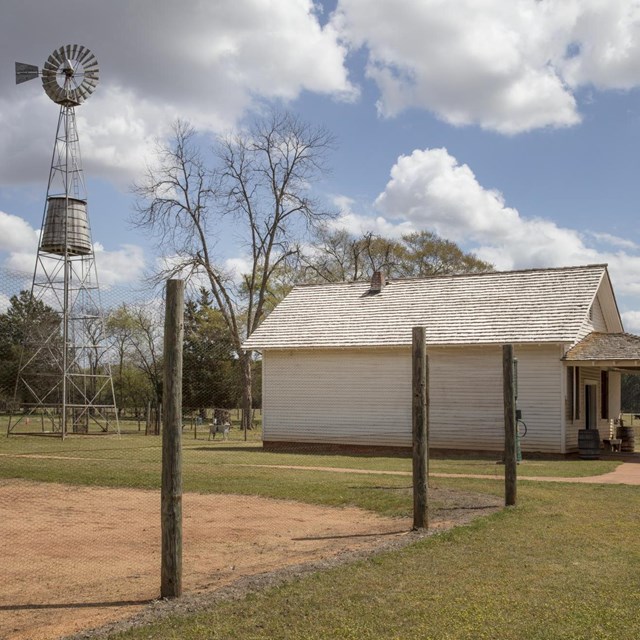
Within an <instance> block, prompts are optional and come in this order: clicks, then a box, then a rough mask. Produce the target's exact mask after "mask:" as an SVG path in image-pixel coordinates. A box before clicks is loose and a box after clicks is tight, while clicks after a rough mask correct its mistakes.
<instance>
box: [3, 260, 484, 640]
mask: <svg viewBox="0 0 640 640" xmlns="http://www.w3.org/2000/svg"><path fill="white" fill-rule="evenodd" d="M29 287H30V277H29V276H25V275H24V274H18V273H15V272H10V271H7V270H0V432H1V433H2V434H6V435H7V437H3V438H1V439H0V442H1V444H0V461H1V464H0V536H1V538H2V540H3V542H4V545H3V551H2V554H1V556H2V557H1V560H0V562H1V563H2V566H3V580H2V581H0V637H2V638H11V639H12V640H24V639H27V638H29V639H36V638H59V637H64V636H68V635H72V634H74V633H77V632H80V631H81V630H83V629H88V628H93V627H98V626H100V625H102V624H106V623H109V622H112V621H114V620H118V619H121V618H126V617H128V616H131V615H133V614H135V613H136V612H138V611H140V609H141V608H142V607H145V606H146V605H148V604H149V603H152V602H153V601H155V600H157V598H158V595H159V590H160V557H161V548H160V547H161V545H160V539H161V536H160V522H161V518H160V513H161V508H160V477H161V463H162V438H161V437H159V436H160V435H161V425H162V410H161V407H162V358H163V353H162V349H163V338H164V336H163V326H164V324H163V321H164V316H163V313H164V306H163V300H162V295H161V294H160V293H157V292H153V291H149V290H147V291H145V290H144V289H142V288H140V289H123V288H105V289H104V290H103V291H102V307H103V317H102V321H101V323H98V324H99V326H95V325H94V327H93V329H94V333H93V338H92V339H93V340H94V341H99V342H100V343H101V344H104V345H105V349H104V352H103V354H102V355H101V357H100V359H99V360H97V361H94V362H89V363H88V364H86V366H87V367H88V366H93V367H94V371H96V372H99V373H100V374H101V375H102V374H104V375H109V376H110V379H111V380H112V386H111V385H110V386H109V387H108V388H107V389H106V391H104V394H108V393H112V394H113V397H114V398H115V401H114V407H115V411H114V415H113V416H112V417H110V418H109V421H108V423H107V426H106V428H104V425H102V426H96V425H94V424H93V422H92V421H91V420H86V421H85V422H83V421H82V420H80V419H79V418H78V417H77V415H76V414H77V413H78V411H79V409H78V407H67V408H66V411H67V412H68V416H66V418H67V419H66V432H65V431H64V429H63V427H62V426H61V425H62V424H63V422H62V418H61V413H62V412H64V409H61V408H60V406H59V405H56V403H55V402H49V403H43V404H48V405H51V406H35V407H34V403H33V402H32V403H27V402H25V399H26V397H27V391H28V390H29V385H32V386H33V385H35V384H36V383H33V382H30V379H29V378H28V376H27V374H26V373H25V374H24V376H23V377H24V378H25V381H24V384H23V386H20V384H17V382H16V381H17V380H19V378H20V371H21V367H22V364H21V363H22V362H23V360H21V358H24V352H25V348H26V347H25V345H29V344H30V343H31V342H33V338H34V336H35V337H36V338H38V336H39V335H40V334H38V333H37V332H36V331H35V330H34V327H37V326H38V322H43V318H45V319H46V318H49V321H50V320H51V318H50V317H49V316H48V311H47V309H46V308H44V309H43V308H40V309H39V312H40V314H41V316H40V318H36V322H35V323H34V322H33V318H31V319H30V318H29V317H28V316H29V311H32V310H33V309H32V308H30V307H29V304H28V303H29V294H28V291H29ZM44 302H45V303H46V301H44ZM36 311H38V310H36ZM184 331H185V333H184V344H183V363H184V368H183V394H182V395H183V408H182V432H181V446H182V454H183V489H184V497H183V514H184V532H183V553H184V562H183V576H184V578H183V584H184V592H185V593H186V594H188V595H189V594H191V595H193V594H197V593H212V592H216V593H217V592H219V591H220V590H221V589H224V588H225V586H227V585H231V584H238V581H240V580H241V579H244V580H245V583H246V580H248V579H250V578H249V577H250V576H254V577H255V576H260V575H263V574H265V573H270V572H274V571H276V572H280V573H282V572H284V573H286V572H287V571H292V570H293V568H294V567H300V566H301V565H304V566H308V565H309V564H310V563H311V564H313V563H315V562H319V561H320V560H323V561H326V560H327V559H328V558H340V557H353V554H354V553H358V552H363V553H364V552H368V550H370V549H371V548H373V547H375V546H376V545H381V544H383V543H388V541H389V540H394V539H396V538H397V537H398V536H403V535H404V534H405V533H406V532H407V531H408V530H409V529H410V528H411V517H410V516H411V509H412V485H411V461H410V459H409V458H402V457H389V456H387V457H385V456H380V457H373V456H370V455H367V456H362V455H360V456H358V455H353V454H345V453H344V452H340V454H338V453H336V452H331V453H327V451H326V448H325V447H323V446H321V445H308V446H307V447H306V448H305V450H304V451H303V452H300V451H297V452H291V451H289V452H287V451H281V452H271V451H265V450H264V449H263V447H262V410H261V406H262V405H261V401H262V399H261V395H260V392H261V388H262V385H261V366H260V360H259V359H256V360H255V363H254V370H253V381H254V388H253V392H254V393H253V406H252V408H251V415H250V419H248V420H243V409H242V407H241V397H242V385H241V379H240V371H239V369H238V359H237V354H235V352H234V350H233V348H232V346H231V343H230V341H229V340H228V338H227V336H226V333H225V328H224V322H223V319H222V318H221V317H220V314H219V312H218V311H217V310H216V309H215V307H214V306H213V305H212V304H211V303H210V301H209V299H208V297H207V295H206V292H203V291H200V292H195V293H194V295H193V296H192V297H191V298H190V299H188V300H187V304H186V308H185V317H184ZM56 336H57V334H56ZM58 339H59V338H58V337H56V340H58ZM55 355H56V352H55V349H54V348H53V347H52V348H51V349H50V350H49V351H47V357H50V356H51V358H53V359H54V360H55V358H54V356H55ZM72 360H73V359H72ZM36 364H37V366H38V367H40V368H41V369H42V370H45V369H46V368H47V367H50V366H51V363H50V362H49V360H47V358H44V356H43V357H41V358H40V360H36ZM75 364H76V365H77V367H78V368H80V366H81V365H80V364H79V363H77V362H76V363H75ZM51 370H52V371H54V372H55V368H54V369H51ZM39 384H40V383H39ZM99 395H100V394H99V393H97V392H96V393H95V394H94V396H93V397H98V396H99ZM105 403H106V401H104V402H103V401H102V400H101V401H100V402H98V401H96V402H95V404H105ZM71 404H72V403H71ZM301 410H304V407H301ZM74 411H75V412H76V413H74ZM86 411H87V413H88V414H89V416H90V417H92V416H93V413H92V411H93V408H92V407H91V406H90V407H89V408H88V409H86ZM16 420H20V422H19V428H16V429H12V427H11V425H12V424H14V425H15V424H16ZM85 424H86V425H87V428H86V429H85V428H84V425H85ZM243 425H244V427H243ZM24 434H27V435H24ZM63 434H64V435H65V436H66V437H65V438H64V439H63V438H62V437H61V436H62V435H63ZM390 471H391V472H393V473H391V474H390V473H389V472H390ZM483 500H485V499H484V498H482V499H481V498H478V497H477V496H471V497H462V498H461V497H460V496H455V497H452V496H449V495H447V496H444V497H443V496H440V498H439V505H440V507H439V508H442V509H443V511H442V517H443V518H444V514H446V518H447V519H448V520H451V519H452V517H453V513H454V509H455V508H458V507H459V508H460V513H461V514H463V515H464V517H467V516H468V514H469V513H470V511H469V505H470V504H473V505H474V506H475V507H477V506H478V505H480V507H481V508H495V506H496V502H495V497H492V498H488V499H486V500H485V501H484V502H483ZM336 507H339V508H336ZM461 517H462V516H461ZM434 518H435V520H436V521H437V519H438V515H437V514H436V515H435V516H434Z"/></svg>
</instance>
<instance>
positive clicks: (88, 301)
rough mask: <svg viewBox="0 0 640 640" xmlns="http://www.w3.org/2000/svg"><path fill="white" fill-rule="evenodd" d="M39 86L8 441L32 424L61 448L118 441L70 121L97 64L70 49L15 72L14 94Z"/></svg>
mask: <svg viewBox="0 0 640 640" xmlns="http://www.w3.org/2000/svg"><path fill="white" fill-rule="evenodd" d="M38 76H41V78H42V86H43V88H44V90H45V93H46V94H47V95H48V96H49V98H51V100H53V102H55V103H56V104H58V105H60V113H59V117H58V127H57V130H56V138H55V143H54V148H53V156H52V159H51V169H50V171H49V182H48V185H47V196H46V201H45V206H44V212H43V217H42V225H41V228H40V240H39V242H38V252H37V257H36V265H35V269H34V275H33V282H32V287H31V296H30V299H29V304H28V307H27V312H26V323H25V326H26V329H25V331H24V333H23V343H22V357H21V361H20V365H19V368H18V374H17V380H16V393H15V396H16V397H15V400H16V402H15V405H16V406H21V412H20V413H19V414H18V415H17V416H14V417H13V418H12V420H11V421H10V422H9V426H8V431H7V435H9V433H18V432H20V433H33V432H34V423H35V425H36V429H37V430H39V431H41V432H44V431H51V432H56V433H58V434H59V435H61V436H62V437H63V438H64V437H65V436H66V435H67V434H68V433H70V432H73V433H89V432H90V431H91V428H94V427H97V428H98V429H97V430H98V432H107V431H109V430H110V429H112V428H115V430H116V431H119V427H118V420H117V412H116V405H115V394H114V389H113V379H112V377H111V371H110V367H109V362H108V359H107V353H106V352H107V345H106V342H105V336H104V322H103V317H102V309H101V303H100V292H99V288H98V276H97V271H96V263H95V255H94V250H93V243H92V241H91V230H90V227H89V218H88V216H87V193H86V187H85V181H84V174H83V170H82V161H81V156H80V145H79V140H78V130H77V127H76V115H75V108H76V107H78V106H80V105H81V104H82V103H83V102H84V101H85V100H86V99H87V98H88V97H89V96H90V95H91V94H92V93H93V91H94V90H95V88H96V86H97V84H98V62H97V60H96V58H95V56H94V55H93V54H92V53H91V51H89V49H87V48H86V47H84V46H82V45H77V44H70V45H66V46H63V47H60V48H59V49H56V50H55V51H54V52H53V53H52V54H51V55H50V56H49V57H48V58H47V61H46V62H45V63H44V67H43V68H42V70H40V69H38V67H36V66H34V65H30V64H24V63H20V62H16V84H20V83H22V82H26V81H28V80H32V79H34V78H37V77H38ZM36 418H37V419H36Z"/></svg>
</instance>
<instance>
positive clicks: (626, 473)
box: [429, 462, 640, 485]
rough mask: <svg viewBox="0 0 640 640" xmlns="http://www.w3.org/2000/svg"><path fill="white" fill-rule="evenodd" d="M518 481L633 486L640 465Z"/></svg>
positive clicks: (450, 475)
mask: <svg viewBox="0 0 640 640" xmlns="http://www.w3.org/2000/svg"><path fill="white" fill-rule="evenodd" d="M429 475H432V476H434V477H436V478H494V479H495V480H502V479H503V478H504V476H503V475H502V474H496V475H491V476H489V475H481V474H479V473H474V474H463V473H431V474H429ZM518 480H533V481H535V482H577V483H581V484H631V485H640V464H638V463H636V462H623V463H622V464H621V465H620V466H619V467H617V468H616V469H615V470H614V471H611V472H609V473H603V474H602V475H600V476H586V477H583V478H575V477H573V478H571V477H570V478H564V477H560V476H526V475H521V474H520V473H518Z"/></svg>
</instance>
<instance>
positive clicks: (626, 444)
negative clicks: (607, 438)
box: [616, 427, 636, 453]
mask: <svg viewBox="0 0 640 640" xmlns="http://www.w3.org/2000/svg"><path fill="white" fill-rule="evenodd" d="M616 435H617V436H618V438H620V440H622V444H621V445H620V451H626V452H628V453H633V452H634V450H635V446H636V438H635V434H634V432H633V427H618V428H617V429H616Z"/></svg>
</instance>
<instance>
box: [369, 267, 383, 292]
mask: <svg viewBox="0 0 640 640" xmlns="http://www.w3.org/2000/svg"><path fill="white" fill-rule="evenodd" d="M386 284H387V278H386V277H385V275H384V272H382V271H375V272H374V274H373V275H372V276H371V287H370V288H369V293H380V292H381V291H382V290H383V289H384V286H385V285H386Z"/></svg>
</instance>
